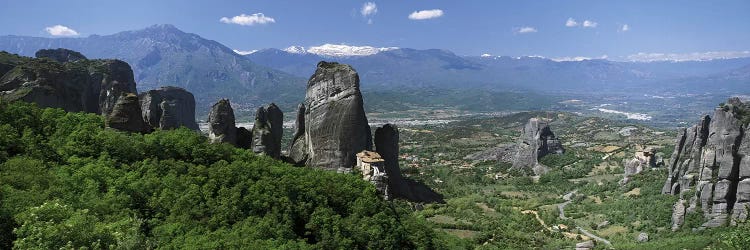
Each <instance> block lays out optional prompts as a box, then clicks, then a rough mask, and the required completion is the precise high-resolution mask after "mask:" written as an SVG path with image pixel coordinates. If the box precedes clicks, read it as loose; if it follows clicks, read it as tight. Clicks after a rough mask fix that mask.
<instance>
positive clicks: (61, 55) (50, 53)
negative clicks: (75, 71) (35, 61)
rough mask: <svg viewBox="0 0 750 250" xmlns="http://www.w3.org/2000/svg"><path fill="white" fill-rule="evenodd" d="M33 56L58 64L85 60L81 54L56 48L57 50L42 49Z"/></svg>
mask: <svg viewBox="0 0 750 250" xmlns="http://www.w3.org/2000/svg"><path fill="white" fill-rule="evenodd" d="M34 56H36V57H37V58H49V59H52V60H55V61H57V62H60V63H65V62H75V61H78V60H86V57H85V56H83V54H81V53H79V52H77V51H72V50H69V49H63V48H57V49H42V50H39V51H37V52H36V53H35V54H34Z"/></svg>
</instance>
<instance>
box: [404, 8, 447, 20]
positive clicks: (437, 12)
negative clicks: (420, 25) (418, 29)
mask: <svg viewBox="0 0 750 250" xmlns="http://www.w3.org/2000/svg"><path fill="white" fill-rule="evenodd" d="M441 16H443V10H441V9H434V10H420V11H414V12H412V13H411V14H409V19H411V20H424V19H433V18H438V17H441Z"/></svg>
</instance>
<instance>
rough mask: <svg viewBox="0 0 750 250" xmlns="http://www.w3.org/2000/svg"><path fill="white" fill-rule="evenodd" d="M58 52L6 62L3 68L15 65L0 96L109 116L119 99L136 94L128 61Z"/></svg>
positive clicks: (1, 80) (2, 84) (1, 85)
mask: <svg viewBox="0 0 750 250" xmlns="http://www.w3.org/2000/svg"><path fill="white" fill-rule="evenodd" d="M56 53H58V51H57V50H55V51H52V52H49V51H45V50H42V51H39V54H40V57H45V56H49V57H52V58H53V59H54V60H49V59H46V58H42V59H35V58H24V57H18V58H16V59H14V60H12V61H11V62H10V63H7V64H6V63H4V64H3V67H10V66H12V67H13V68H12V69H10V70H9V71H7V72H6V73H5V74H4V75H3V76H2V77H1V78H0V97H1V98H2V99H3V100H7V101H15V100H21V101H26V102H34V103H36V104H37V105H39V106H41V107H52V108H62V109H64V110H65V111H68V112H80V111H83V112H89V113H97V114H102V115H104V116H105V117H108V116H109V114H110V112H112V109H113V108H114V106H115V104H116V103H117V99H118V98H120V97H121V96H122V95H123V94H126V93H136V88H135V80H134V79H133V71H132V70H131V68H130V65H128V64H127V63H125V62H123V61H120V60H86V59H85V57H83V55H80V53H77V52H75V51H68V50H64V51H62V52H59V54H56ZM78 55H80V57H79V56H78ZM74 59H75V60H74ZM55 60H58V61H55ZM61 62H62V63H61Z"/></svg>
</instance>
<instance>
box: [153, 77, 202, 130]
mask: <svg viewBox="0 0 750 250" xmlns="http://www.w3.org/2000/svg"><path fill="white" fill-rule="evenodd" d="M138 99H139V100H140V102H141V109H142V111H143V120H144V121H146V123H147V124H148V125H149V126H151V127H152V128H159V129H174V128H179V127H181V126H184V127H187V128H189V129H192V130H198V123H196V122H195V97H193V94H191V93H190V92H188V91H187V90H185V89H182V88H179V87H161V88H159V89H155V90H149V91H146V92H144V93H141V94H139V95H138Z"/></svg>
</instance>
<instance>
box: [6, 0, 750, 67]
mask: <svg viewBox="0 0 750 250" xmlns="http://www.w3.org/2000/svg"><path fill="white" fill-rule="evenodd" d="M154 24H173V25H175V26H176V27H177V28H179V29H181V30H183V31H185V32H189V33H195V34H198V35H200V36H202V37H204V38H207V39H211V40H215V41H218V42H220V43H222V44H224V45H226V46H228V47H230V48H232V49H236V50H241V51H250V50H256V49H263V48H286V47H288V46H292V45H299V46H306V47H310V46H318V45H322V44H347V45H357V46H362V45H367V46H374V47H401V48H415V49H433V48H437V49H446V50H450V51H453V52H454V53H456V54H458V55H475V56H478V55H482V54H489V55H507V56H523V55H527V56H530V55H538V56H544V57H548V58H563V59H564V58H568V59H575V58H607V59H610V60H648V59H649V58H664V57H676V58H693V57H700V56H708V57H711V56H724V57H727V56H730V57H731V56H733V55H745V56H750V54H749V53H750V52H748V51H750V1H745V0H740V1H645V0H644V1H596V0H591V1H562V0H556V1H555V0H551V1H494V0H487V1H470V0H463V1H447V0H389V1H375V0H368V1H352V0H335V1H324V0H317V1H310V0H299V1H290V0H258V1H254V0H252V1H251V0H245V1H235V0H216V1H208V0H206V1H184V0H183V1H178V0H129V1H109V0H65V1H60V0H47V1H42V0H0V35H28V36H43V37H86V36H89V35H92V34H98V35H107V34H113V33H117V32H120V31H126V30H137V29H143V28H145V27H148V26H151V25H154Z"/></svg>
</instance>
